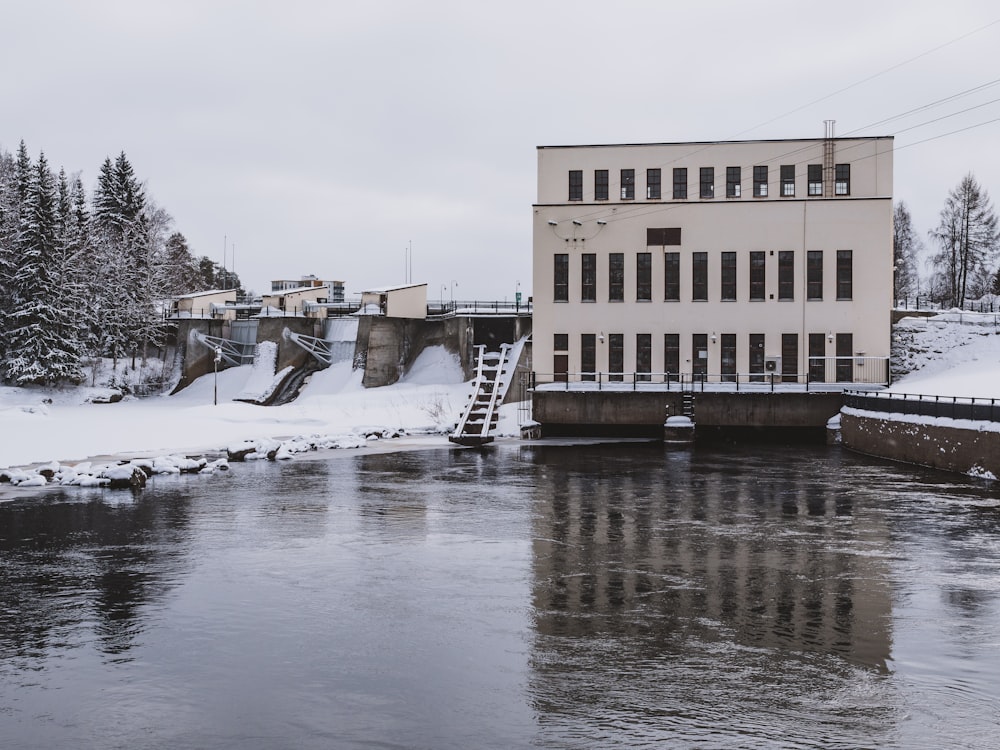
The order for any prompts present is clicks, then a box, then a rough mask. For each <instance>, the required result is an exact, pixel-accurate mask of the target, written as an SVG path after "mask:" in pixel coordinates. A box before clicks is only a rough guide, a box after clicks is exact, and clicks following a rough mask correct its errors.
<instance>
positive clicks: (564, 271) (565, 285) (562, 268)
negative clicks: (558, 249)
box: [553, 253, 569, 302]
mask: <svg viewBox="0 0 1000 750" xmlns="http://www.w3.org/2000/svg"><path fill="white" fill-rule="evenodd" d="M554 291H555V294H554V297H553V300H554V301H555V302H569V254H567V253H556V267H555V290H554Z"/></svg>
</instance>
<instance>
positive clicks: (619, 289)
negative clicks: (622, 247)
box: [608, 253, 625, 302]
mask: <svg viewBox="0 0 1000 750" xmlns="http://www.w3.org/2000/svg"><path fill="white" fill-rule="evenodd" d="M624 301H625V253H611V255H609V256H608V302H624Z"/></svg>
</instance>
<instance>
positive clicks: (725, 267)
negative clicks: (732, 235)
mask: <svg viewBox="0 0 1000 750" xmlns="http://www.w3.org/2000/svg"><path fill="white" fill-rule="evenodd" d="M720 264H721V267H720V269H719V300H720V301H721V302H735V301H736V293H737V292H736V279H737V267H736V253H735V252H733V251H729V250H725V251H723V253H722V256H721V258H720Z"/></svg>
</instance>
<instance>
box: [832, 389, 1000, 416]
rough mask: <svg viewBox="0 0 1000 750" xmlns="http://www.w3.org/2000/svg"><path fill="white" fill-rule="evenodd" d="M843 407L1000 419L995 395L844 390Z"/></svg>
mask: <svg viewBox="0 0 1000 750" xmlns="http://www.w3.org/2000/svg"><path fill="white" fill-rule="evenodd" d="M844 406H847V407H850V408H852V409H860V410H862V411H875V412H880V413H883V414H910V415H914V416H921V417H946V418H948V419H971V420H975V421H978V422H1000V401H998V400H997V399H995V398H988V399H987V398H964V397H961V396H929V395H926V394H920V393H889V392H887V391H882V392H878V393H871V392H858V391H844Z"/></svg>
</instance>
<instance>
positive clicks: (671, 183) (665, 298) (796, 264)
mask: <svg viewBox="0 0 1000 750" xmlns="http://www.w3.org/2000/svg"><path fill="white" fill-rule="evenodd" d="M892 147H893V142H892V138H889V137H875V138H832V137H831V138H817V139H801V140H775V141H732V142H711V143H669V144H645V145H607V146H543V147H539V149H538V202H537V203H536V204H535V206H534V229H533V231H534V234H533V245H534V250H533V264H534V269H533V274H534V283H533V292H534V321H533V328H534V334H533V349H534V366H535V371H536V377H537V379H538V380H539V381H540V382H544V381H546V380H569V381H571V382H572V381H577V380H582V381H588V380H594V379H604V380H626V381H628V380H631V379H632V377H633V376H634V377H635V378H636V379H637V380H639V381H653V382H659V381H662V380H666V379H671V380H674V379H677V377H678V376H685V377H686V376H692V377H693V378H694V379H695V380H699V379H705V380H707V381H708V382H716V381H721V382H726V381H736V380H739V381H741V382H743V381H746V380H761V379H762V378H763V377H764V375H765V373H767V372H768V371H773V372H775V373H776V374H777V375H780V376H781V381H783V382H807V381H808V382H817V381H823V382H838V381H839V382H847V381H854V382H884V378H885V376H886V373H887V358H888V356H889V339H890V310H891V306H892Z"/></svg>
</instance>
